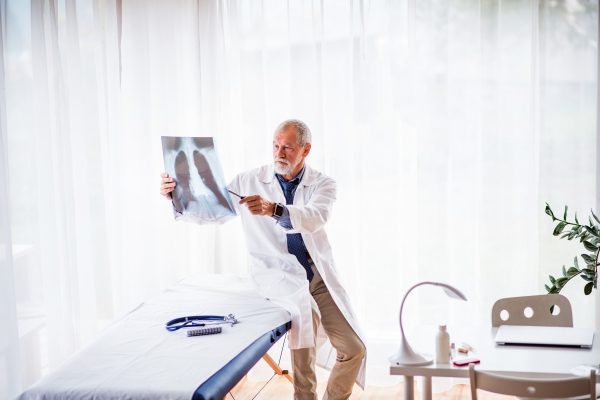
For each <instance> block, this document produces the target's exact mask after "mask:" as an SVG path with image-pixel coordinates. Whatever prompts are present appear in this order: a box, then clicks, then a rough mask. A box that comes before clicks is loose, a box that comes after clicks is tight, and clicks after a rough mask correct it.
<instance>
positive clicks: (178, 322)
mask: <svg viewBox="0 0 600 400" xmlns="http://www.w3.org/2000/svg"><path fill="white" fill-rule="evenodd" d="M195 321H218V322H212V323H208V324H207V323H204V322H201V323H196V322H195ZM236 323H237V319H235V316H234V315H233V314H229V315H227V316H225V315H195V316H191V317H181V318H175V319H172V320H170V321H169V322H167V325H166V326H165V328H166V329H167V330H168V331H171V332H173V331H176V330H178V329H181V328H191V327H194V326H206V325H219V324H230V325H231V326H233V324H236Z"/></svg>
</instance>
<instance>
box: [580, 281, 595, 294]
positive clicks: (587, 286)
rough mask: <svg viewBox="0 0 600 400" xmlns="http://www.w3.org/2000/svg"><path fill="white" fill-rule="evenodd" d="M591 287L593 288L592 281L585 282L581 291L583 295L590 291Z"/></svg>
mask: <svg viewBox="0 0 600 400" xmlns="http://www.w3.org/2000/svg"><path fill="white" fill-rule="evenodd" d="M593 288H594V282H589V283H586V285H585V286H584V288H583V293H585V295H586V296H587V295H588V294H590V293H592V289H593Z"/></svg>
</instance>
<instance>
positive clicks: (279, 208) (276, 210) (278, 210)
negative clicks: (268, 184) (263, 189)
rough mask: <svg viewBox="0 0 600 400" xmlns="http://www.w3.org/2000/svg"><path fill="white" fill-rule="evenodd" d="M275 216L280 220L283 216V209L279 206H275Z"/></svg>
mask: <svg viewBox="0 0 600 400" xmlns="http://www.w3.org/2000/svg"><path fill="white" fill-rule="evenodd" d="M275 215H277V216H278V217H279V218H281V216H282V215H283V207H282V206H281V204H275Z"/></svg>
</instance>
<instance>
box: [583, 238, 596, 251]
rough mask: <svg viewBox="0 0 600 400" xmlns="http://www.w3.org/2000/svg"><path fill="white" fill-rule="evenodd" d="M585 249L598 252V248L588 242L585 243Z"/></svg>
mask: <svg viewBox="0 0 600 400" xmlns="http://www.w3.org/2000/svg"><path fill="white" fill-rule="evenodd" d="M583 247H585V248H586V250H589V251H598V247H596V246H594V245H593V244H591V243H590V242H588V241H587V240H584V241H583Z"/></svg>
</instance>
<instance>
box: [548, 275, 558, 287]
mask: <svg viewBox="0 0 600 400" xmlns="http://www.w3.org/2000/svg"><path fill="white" fill-rule="evenodd" d="M548 277H549V278H550V282H552V284H553V285H554V282H556V279H554V277H553V276H552V275H548Z"/></svg>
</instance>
